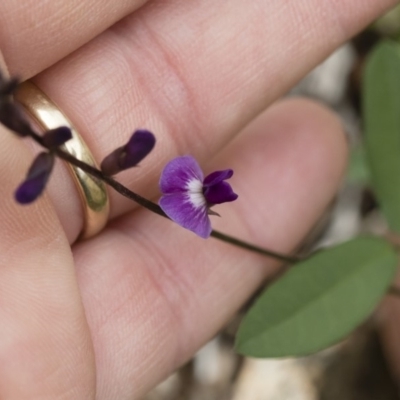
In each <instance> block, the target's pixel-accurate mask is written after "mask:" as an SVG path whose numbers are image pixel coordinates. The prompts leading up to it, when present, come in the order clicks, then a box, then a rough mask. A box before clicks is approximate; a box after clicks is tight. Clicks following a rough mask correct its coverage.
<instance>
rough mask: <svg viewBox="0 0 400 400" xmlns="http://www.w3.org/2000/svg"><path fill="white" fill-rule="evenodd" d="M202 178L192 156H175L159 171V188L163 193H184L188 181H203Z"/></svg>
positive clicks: (200, 171)
mask: <svg viewBox="0 0 400 400" xmlns="http://www.w3.org/2000/svg"><path fill="white" fill-rule="evenodd" d="M203 178H204V175H203V172H202V170H201V168H200V166H199V164H198V163H197V161H196V160H195V159H194V158H193V157H191V156H182V157H176V158H174V159H173V160H172V161H170V162H169V163H168V164H167V165H166V166H165V167H164V169H163V171H162V173H161V178H160V190H161V192H162V193H163V194H170V193H184V192H186V191H187V185H188V183H189V182H191V181H193V180H198V181H200V182H203Z"/></svg>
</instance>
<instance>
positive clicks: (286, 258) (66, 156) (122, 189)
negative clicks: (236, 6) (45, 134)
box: [31, 132, 302, 264]
mask: <svg viewBox="0 0 400 400" xmlns="http://www.w3.org/2000/svg"><path fill="white" fill-rule="evenodd" d="M31 137H32V139H33V140H35V141H36V142H37V143H39V144H40V145H41V146H43V147H46V146H45V144H44V143H43V140H42V137H41V136H40V135H38V134H36V133H34V132H32V134H31ZM51 151H53V152H54V153H55V154H56V155H57V156H58V157H59V158H61V159H63V160H64V161H66V162H68V163H70V164H72V165H74V166H75V167H78V168H80V169H82V170H83V171H85V172H86V173H88V174H90V175H92V176H93V177H95V178H96V179H99V180H101V181H103V182H105V183H106V184H107V185H109V186H111V187H112V188H113V189H114V190H115V191H117V192H118V193H119V194H121V195H122V196H124V197H126V198H128V199H130V200H132V201H135V202H136V203H138V204H139V205H141V206H142V207H144V208H147V209H148V210H150V211H152V212H154V213H156V214H158V215H160V216H162V217H164V218H167V219H169V218H168V216H167V215H166V214H165V213H164V211H163V210H162V209H161V207H160V206H159V205H158V204H156V203H154V202H152V201H150V200H148V199H146V198H145V197H143V196H140V195H139V194H137V193H135V192H133V191H132V190H130V189H128V188H127V187H126V186H124V185H122V184H121V183H119V182H118V181H116V180H115V179H114V178H112V177H111V176H108V175H105V174H104V173H103V172H102V171H101V170H99V169H97V168H95V167H92V166H91V165H89V164H86V163H85V162H83V161H81V160H78V159H77V158H75V157H74V156H73V155H71V154H70V153H67V152H65V151H64V150H62V149H61V148H56V149H53V150H51ZM211 236H212V237H213V238H215V239H218V240H221V241H223V242H225V243H229V244H231V245H233V246H236V247H240V248H242V249H246V250H249V251H252V252H254V253H257V254H261V255H263V256H266V257H271V258H275V259H276V260H279V261H283V262H285V263H289V264H294V263H296V262H299V261H301V260H302V258H301V257H298V256H293V255H286V254H282V253H278V252H276V251H272V250H269V249H265V248H262V247H259V246H256V245H254V244H252V243H248V242H245V241H243V240H241V239H238V238H235V237H233V236H229V235H226V234H225V233H222V232H219V231H216V230H213V231H212V232H211Z"/></svg>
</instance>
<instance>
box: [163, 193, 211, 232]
mask: <svg viewBox="0 0 400 400" xmlns="http://www.w3.org/2000/svg"><path fill="white" fill-rule="evenodd" d="M159 205H160V207H161V208H162V210H163V211H164V212H165V214H167V216H168V217H169V218H171V219H172V220H173V221H174V222H176V223H177V224H178V225H180V226H182V227H183V228H186V229H189V230H190V231H192V232H194V233H195V234H196V235H198V236H200V237H202V238H204V239H206V238H208V237H209V236H210V234H211V230H212V229H211V222H210V218H209V217H208V214H207V207H195V206H194V205H193V204H192V202H191V201H190V197H189V195H188V194H186V193H173V194H168V195H166V196H162V197H161V199H160V201H159Z"/></svg>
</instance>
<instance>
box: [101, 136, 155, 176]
mask: <svg viewBox="0 0 400 400" xmlns="http://www.w3.org/2000/svg"><path fill="white" fill-rule="evenodd" d="M155 143H156V138H155V137H154V135H153V134H152V133H151V132H149V131H147V130H144V129H139V130H136V131H135V132H134V133H133V135H132V136H131V138H130V139H129V141H128V143H127V144H125V145H124V146H121V147H118V148H117V149H116V150H114V151H113V152H112V153H111V154H109V155H108V156H107V157H106V158H105V159H104V160H103V162H102V163H101V170H102V171H103V172H104V173H105V174H107V175H115V174H116V173H118V172H120V171H123V170H124V169H128V168H131V167H134V166H135V165H137V164H138V163H139V162H140V161H142V160H143V158H145V157H146V156H147V154H149V153H150V151H151V150H152V149H153V147H154V145H155Z"/></svg>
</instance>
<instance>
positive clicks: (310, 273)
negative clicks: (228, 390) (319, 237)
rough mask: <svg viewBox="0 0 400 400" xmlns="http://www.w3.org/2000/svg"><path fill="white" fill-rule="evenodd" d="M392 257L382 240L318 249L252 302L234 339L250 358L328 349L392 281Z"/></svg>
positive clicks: (368, 310) (366, 312)
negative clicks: (318, 250) (252, 304)
mask: <svg viewBox="0 0 400 400" xmlns="http://www.w3.org/2000/svg"><path fill="white" fill-rule="evenodd" d="M396 264H397V255H396V253H395V252H394V250H393V249H392V247H391V246H390V245H389V244H388V243H387V242H385V241H384V240H382V239H377V238H367V237H364V238H358V239H354V240H352V241H350V242H347V243H345V244H342V245H340V246H337V247H335V248H332V249H328V250H322V251H320V252H318V253H316V254H315V255H314V256H312V257H310V258H309V259H307V260H306V261H303V262H301V263H299V264H296V265H294V266H293V267H292V269H291V270H290V271H289V272H288V273H287V274H286V275H284V277H283V278H281V279H280V280H278V281H277V282H276V283H275V284H273V285H271V286H270V287H269V288H267V290H266V291H265V292H264V293H263V294H262V295H261V296H260V297H259V298H258V300H257V301H256V303H255V304H254V306H253V307H252V308H251V309H250V311H249V312H248V313H247V315H246V316H245V318H244V320H243V322H242V324H241V326H240V328H239V332H238V335H237V339H236V348H237V350H238V351H239V353H242V354H245V355H247V356H251V357H288V356H303V355H307V354H310V353H313V352H316V351H318V350H321V349H323V348H325V347H327V346H330V345H332V344H333V343H335V342H337V341H338V340H340V339H342V338H343V337H345V336H346V335H347V334H348V333H350V332H351V331H352V330H353V329H354V328H355V327H356V326H357V325H359V324H360V323H361V322H362V321H363V320H364V319H365V318H366V317H367V316H368V315H369V314H370V313H371V312H372V311H373V309H374V307H375V306H376V305H377V303H378V302H379V300H380V299H381V297H382V296H383V295H384V293H385V291H386V290H387V288H388V286H389V284H390V282H391V280H392V279H393V277H394V273H395V270H396Z"/></svg>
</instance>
